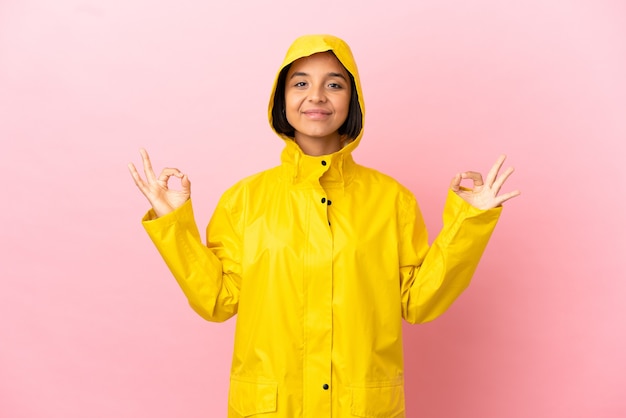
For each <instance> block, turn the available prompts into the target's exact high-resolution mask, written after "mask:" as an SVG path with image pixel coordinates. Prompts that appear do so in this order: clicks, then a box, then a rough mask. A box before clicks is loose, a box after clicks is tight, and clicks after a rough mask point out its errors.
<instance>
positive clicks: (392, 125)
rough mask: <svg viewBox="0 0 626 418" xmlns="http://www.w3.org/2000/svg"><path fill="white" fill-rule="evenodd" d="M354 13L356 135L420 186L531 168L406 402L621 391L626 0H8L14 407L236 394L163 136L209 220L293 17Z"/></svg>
mask: <svg viewBox="0 0 626 418" xmlns="http://www.w3.org/2000/svg"><path fill="white" fill-rule="evenodd" d="M305 33H333V34H336V35H339V36H341V37H343V38H345V39H346V40H347V41H348V42H349V43H350V45H351V46H352V48H353V52H354V53H355V56H356V58H357V62H358V63H359V67H360V70H361V75H362V81H363V86H364V90H365V101H366V106H367V110H368V113H367V122H366V133H365V137H364V139H363V142H362V144H361V146H360V148H359V150H358V151H357V153H356V158H357V160H358V161H359V162H360V163H362V164H365V165H369V166H372V167H375V168H377V169H379V170H381V171H383V172H386V173H389V174H391V175H392V176H394V177H396V178H397V179H398V180H400V181H401V182H402V183H404V184H406V185H407V186H408V187H410V188H411V190H413V191H414V193H415V195H416V196H417V198H418V200H419V202H420V205H421V207H422V210H423V212H424V215H425V217H426V220H427V223H428V225H429V230H430V231H431V235H432V236H433V237H434V236H435V234H436V233H437V231H438V229H439V228H440V226H441V221H440V213H441V209H442V207H443V200H444V198H445V194H446V189H447V186H448V183H449V180H450V178H451V177H452V175H453V174H454V173H455V172H457V171H460V170H466V169H478V170H481V171H486V170H487V169H488V168H489V167H490V165H491V164H492V162H493V161H494V160H495V158H496V157H497V155H498V154H500V153H502V152H505V153H507V154H508V155H509V160H508V162H509V163H510V164H512V165H514V166H515V167H516V168H517V172H516V173H515V174H514V176H513V177H512V178H511V180H510V184H508V185H507V189H513V188H520V189H522V191H523V195H522V196H521V197H520V198H518V199H516V200H514V201H512V202H510V204H507V205H506V207H505V210H504V213H503V216H502V219H501V221H500V224H499V226H498V228H497V229H496V231H495V233H494V236H493V238H492V241H491V243H490V244H489V247H488V248H487V252H486V254H485V256H484V258H483V261H482V263H481V265H480V267H479V269H478V271H477V273H476V276H475V279H474V282H473V284H472V286H470V288H469V290H468V291H467V292H466V293H465V294H464V295H463V296H462V297H461V298H460V299H459V300H458V301H457V303H456V304H455V305H454V306H453V307H452V308H451V309H450V311H449V312H447V313H446V314H445V315H444V316H443V317H441V318H439V319H438V320H436V321H435V322H432V323H429V324H425V325H420V326H407V327H406V328H405V351H406V384H407V387H406V393H407V407H408V417H410V418H413V417H424V418H456V417H463V418H465V417H469V418H502V417H505V418H509V417H510V418H517V417H519V418H522V417H524V418H525V417H553V418H554V417H563V418H572V417H573V418H576V417H585V418H586V417H589V418H613V417H615V418H617V417H624V416H626V397H625V396H624V394H625V388H626V357H625V354H624V353H626V320H625V318H626V299H625V297H624V294H625V293H626V283H625V279H626V269H625V268H624V258H625V257H626V251H625V250H626V246H625V235H626V227H625V224H624V214H625V213H626V202H625V191H626V188H625V187H624V182H623V171H624V170H623V166H624V164H623V161H624V157H625V156H626V153H625V152H624V151H623V149H622V144H623V143H624V140H625V139H626V81H625V80H626V77H625V76H624V74H626V6H625V4H624V2H623V1H617V0H616V1H609V0H602V1H599V0H588V1H579V0H571V1H545V0H529V1H526V2H514V1H501V0H479V1H471V2H467V1H463V0H455V1H454V0H443V1H422V0H418V1H394V0H390V1H385V2H382V3H381V2H371V4H370V3H364V2H363V1H362V0H361V1H356V0H350V1H343V2H334V3H310V2H308V3H307V2H304V3H302V2H292V1H286V0H270V1H267V2H254V1H248V2H225V1H219V2H218V1H199V0H180V1H177V2H172V1H148V0H107V1H105V0H91V1H88V0H83V1H81V0H56V1H44V0H1V1H0V141H1V144H2V147H1V148H0V168H1V170H2V173H3V177H4V180H3V182H2V185H3V188H2V192H3V193H2V200H3V203H2V204H0V214H1V219H2V223H3V225H2V228H1V232H0V234H1V235H0V237H1V241H0V257H1V262H0V279H1V282H0V416H2V417H11V418H23V417H28V418H31V417H46V418H56V417H64V418H79V417H80V418H83V417H94V418H99V417H118V418H121V417H152V418H161V417H164V418H165V417H181V416H185V417H189V418H192V417H198V418H199V417H223V416H225V413H226V399H227V384H228V370H229V366H230V359H231V348H232V337H233V326H234V321H229V322H227V323H225V324H212V323H208V322H204V321H203V320H202V319H201V318H200V317H198V316H197V315H195V314H194V313H193V312H192V310H191V309H190V308H189V307H188V306H187V303H186V301H185V299H184V297H183V295H182V293H181V292H180V291H179V289H178V287H177V285H176V283H175V281H174V280H173V279H172V278H171V276H170V274H169V272H168V270H167V268H166V266H165V264H164V263H163V262H162V261H161V259H160V258H159V256H158V254H157V252H156V250H155V249H154V248H153V246H152V244H151V243H150V241H149V239H148V238H147V236H146V234H145V233H144V231H143V230H142V227H141V225H140V222H139V221H140V218H141V216H142V215H143V213H144V212H145V210H146V209H147V203H146V201H145V200H144V198H143V197H142V196H141V195H140V194H139V192H138V190H137V189H136V188H135V186H134V185H133V183H132V180H131V178H130V175H129V174H128V172H127V169H126V164H127V163H128V162H129V161H133V162H135V163H139V161H140V160H139V154H138V149H139V148H140V147H146V148H147V149H148V150H149V151H150V152H151V154H152V156H153V160H154V161H153V162H154V165H155V167H156V168H158V169H160V168H162V167H163V166H166V165H170V166H171V165H175V166H178V167H179V168H181V169H183V170H184V171H185V172H187V173H188V174H189V175H190V178H191V180H192V183H193V196H194V206H195V209H196V213H197V217H198V219H197V220H198V223H199V225H202V227H204V225H205V224H206V223H207V222H208V220H209V217H210V215H211V211H212V209H213V207H214V205H215V203H216V202H217V199H218V198H219V196H220V195H221V193H222V192H223V191H224V190H225V189H226V188H227V187H229V186H230V185H232V184H233V183H234V182H236V181H237V180H239V179H240V178H242V177H244V176H246V175H249V174H252V173H255V172H257V171H260V170H262V169H265V168H268V167H270V166H273V165H275V164H277V163H278V156H279V152H280V150H281V149H282V143H281V141H279V140H278V139H277V138H276V137H275V136H274V134H273V133H272V132H271V130H270V129H269V126H268V123H267V117H266V108H267V100H268V94H269V91H270V88H271V83H272V80H273V77H274V74H275V71H276V69H277V67H278V65H279V63H280V61H281V60H282V57H283V54H284V52H285V50H286V48H287V47H288V45H289V44H290V43H291V41H292V40H293V39H294V38H295V37H296V36H299V35H301V34H305Z"/></svg>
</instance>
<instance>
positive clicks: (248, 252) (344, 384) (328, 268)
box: [143, 35, 501, 418]
mask: <svg viewBox="0 0 626 418" xmlns="http://www.w3.org/2000/svg"><path fill="white" fill-rule="evenodd" d="M327 50H333V51H334V52H335V54H336V55H337V57H338V58H339V60H340V61H341V62H342V63H343V65H344V66H345V67H346V68H347V69H348V71H350V72H351V74H352V75H353V76H354V79H355V81H356V83H357V91H358V93H359V98H360V99H361V100H360V101H361V107H362V109H364V108H363V104H362V102H363V101H362V97H363V96H362V94H361V87H360V84H359V77H358V73H357V70H356V65H355V63H354V60H353V58H352V55H351V53H350V50H349V49H348V46H347V45H346V44H345V43H343V42H342V41H341V40H339V39H337V38H335V37H331V36H326V35H324V36H307V37H304V38H301V39H300V40H297V41H296V42H295V44H294V46H293V47H292V48H291V49H290V50H289V52H288V54H287V58H286V59H285V62H284V64H283V66H284V65H287V64H289V63H290V62H292V61H293V60H295V59H297V58H300V57H303V56H307V55H310V54H312V53H315V52H320V51H327ZM281 68H282V67H281ZM272 97H273V95H272ZM271 103H272V100H271V99H270V118H271ZM363 113H364V112H363ZM360 138H361V135H359V138H357V140H355V141H353V142H352V143H351V144H349V145H347V146H346V147H344V148H343V149H342V150H341V151H338V152H336V153H334V154H332V155H326V156H319V157H312V156H307V155H304V154H303V153H302V152H301V150H300V149H299V147H298V146H297V145H296V144H295V143H294V142H293V141H292V140H291V139H290V138H287V137H283V139H284V140H285V142H286V146H285V149H284V151H283V153H282V156H281V160H282V164H281V165H280V166H278V167H275V168H272V169H269V170H267V171H264V172H261V173H259V174H256V175H254V176H251V177H249V178H247V179H244V180H242V181H241V182H239V183H237V184H236V185H235V186H233V187H232V188H231V189H229V190H228V191H227V192H226V193H225V194H224V195H223V196H222V198H221V200H220V201H219V203H218V205H217V208H216V210H215V213H214V214H213V217H212V219H211V222H210V223H209V225H208V227H207V244H206V245H204V244H203V243H202V241H201V238H200V235H199V233H198V229H197V226H196V224H195V221H194V215H193V209H192V203H191V201H188V202H187V203H185V204H184V205H183V206H182V207H180V208H179V209H177V210H176V211H174V212H172V213H170V214H168V215H166V216H163V217H161V218H158V219H155V216H154V213H153V212H152V211H151V212H149V213H148V214H147V215H146V217H144V220H143V224H144V227H145V229H146V230H147V232H148V233H149V235H150V237H151V238H152V240H153V241H154V243H155V245H156V246H157V248H158V249H159V251H160V253H161V254H162V256H163V258H164V259H165V261H166V263H167V264H168V266H169V268H170V269H171V271H172V273H173V275H174V276H175V277H176V279H177V281H178V283H179V284H180V287H181V288H182V290H183V291H184V293H185V295H186V296H187V298H188V299H189V302H190V304H191V306H192V307H193V309H194V310H195V311H196V312H198V314H200V315H201V316H202V317H204V318H206V319H207V320H209V321H224V320H226V319H228V318H230V317H232V316H233V315H235V314H237V326H236V334H235V347H234V353H233V359H232V369H231V387H230V394H229V400H228V403H229V408H228V416H229V417H230V418H240V417H257V416H258V417H267V418H269V417H282V418H303V417H308V418H322V417H333V418H344V417H345V418H348V417H372V418H383V417H384V418H393V417H404V416H405V412H404V389H403V380H404V379H403V353H402V327H401V325H402V318H404V319H405V320H407V321H408V322H411V323H417V322H425V321H430V320H432V319H434V318H436V317H437V316H439V315H441V314H442V313H443V312H444V311H445V310H446V309H447V308H448V306H450V304H451V303H452V302H453V301H454V300H455V299H456V297H457V296H458V295H459V294H460V293H461V292H462V291H463V290H464V289H465V288H466V287H467V286H468V284H469V282H470V278H471V276H472V274H473V272H474V270H475V268H476V266H477V264H478V261H479V259H480V256H481V254H482V252H483V250H484V248H485V246H486V245H487V241H488V239H489V236H490V235H491V232H492V230H493V228H494V227H495V224H496V222H497V219H498V217H499V215H500V211H501V208H497V209H492V210H488V211H482V210H478V209H475V208H473V207H471V206H470V205H468V204H467V203H465V202H464V201H463V200H462V199H461V198H459V197H458V196H457V195H456V194H454V193H452V192H450V193H449V196H448V199H447V202H446V206H445V209H444V227H443V230H442V231H441V233H440V234H439V236H438V237H437V238H436V239H435V241H434V242H433V244H432V246H430V247H429V245H428V237H427V232H426V228H425V226H424V222H423V219H422V216H421V214H420V211H419V209H418V206H417V204H416V202H415V198H414V197H413V195H412V194H411V193H410V192H409V191H408V190H407V189H406V188H404V187H403V186H402V185H400V184H399V183H397V182H396V181H395V180H393V179H392V178H390V177H387V176H385V175H384V174H381V173H379V172H377V171H375V170H372V169H369V168H366V167H363V166H360V165H358V164H356V163H355V162H354V160H353V159H352V155H351V151H352V150H353V149H354V148H355V147H356V146H357V145H358V142H359V140H360ZM323 161H324V162H325V164H323V163H322V162H323ZM325 385H327V386H325Z"/></svg>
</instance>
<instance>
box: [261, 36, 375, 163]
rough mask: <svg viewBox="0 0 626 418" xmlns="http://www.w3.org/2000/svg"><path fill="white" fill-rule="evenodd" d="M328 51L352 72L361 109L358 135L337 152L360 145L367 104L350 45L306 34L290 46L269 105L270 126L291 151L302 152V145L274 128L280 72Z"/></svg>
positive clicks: (273, 88)
mask: <svg viewBox="0 0 626 418" xmlns="http://www.w3.org/2000/svg"><path fill="white" fill-rule="evenodd" d="M327 51H331V52H333V53H334V54H335V56H336V57H337V59H339V62H341V64H343V66H344V67H345V69H346V70H347V71H348V72H349V73H350V75H352V78H353V79H354V84H355V88H356V92H357V96H358V103H359V107H360V109H361V112H360V113H361V129H360V131H359V133H358V136H357V137H356V138H355V139H354V140H351V141H349V142H347V143H346V144H345V145H344V147H343V148H342V149H341V150H339V151H337V152H336V153H335V154H350V153H351V152H352V151H353V150H354V149H355V148H356V147H357V146H358V144H359V142H360V140H361V137H362V136H363V123H364V119H365V106H364V104H363V93H362V91H361V81H360V79H359V72H358V70H357V66H356V62H355V60H354V57H353V56H352V51H351V50H350V47H349V46H348V44H347V43H346V42H345V41H343V40H342V39H340V38H338V37H336V36H333V35H305V36H301V37H299V38H298V39H296V40H295V41H294V42H293V44H291V46H290V47H289V50H288V51H287V54H286V55H285V59H284V60H283V63H282V65H281V66H280V68H279V69H278V72H277V74H276V78H275V79H274V85H273V87H272V93H271V95H270V101H269V106H268V116H269V122H270V126H271V127H272V129H273V130H274V132H276V134H277V135H278V136H280V137H281V138H282V139H283V140H284V141H285V142H286V144H287V148H288V149H289V151H291V152H296V153H301V151H300V147H298V145H297V144H296V143H295V141H294V139H293V138H291V137H289V136H287V135H285V134H282V133H279V132H277V131H276V129H275V128H274V123H273V116H272V111H273V109H274V97H275V95H276V90H277V86H278V80H279V77H280V74H281V72H282V71H283V69H285V67H287V66H289V65H290V64H291V63H293V62H294V61H296V60H297V59H299V58H304V57H308V56H310V55H313V54H317V53H319V52H327ZM286 151H287V150H286Z"/></svg>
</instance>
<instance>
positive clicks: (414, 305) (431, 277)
mask: <svg viewBox="0 0 626 418" xmlns="http://www.w3.org/2000/svg"><path fill="white" fill-rule="evenodd" d="M501 212H502V207H498V208H494V209H489V210H480V209H476V208H474V207H473V206H471V205H470V204H468V203H467V202H465V201H464V200H463V199H461V198H460V197H459V196H458V195H457V194H456V193H454V192H452V191H449V193H448V198H447V200H446V205H445V208H444V212H443V228H442V230H441V232H440V233H439V235H438V236H437V238H436V239H435V240H434V242H433V244H432V246H430V247H429V245H428V237H427V233H426V227H425V225H424V221H423V218H422V215H421V213H420V210H419V207H418V206H417V203H416V202H415V198H414V197H413V196H412V195H411V198H410V199H409V200H408V202H407V204H406V211H405V214H404V222H403V228H402V231H401V232H400V234H401V239H400V243H399V246H400V248H399V251H400V286H401V293H402V316H403V318H404V319H405V320H406V321H407V322H409V323H412V324H414V323H422V322H428V321H431V320H433V319H435V318H437V317H438V316H440V315H441V314H443V313H444V312H445V311H446V310H447V309H448V307H449V306H450V305H451V304H452V302H454V301H455V300H456V298H457V297H458V296H459V295H460V294H461V293H462V292H463V290H465V288H467V286H468V285H469V283H470V280H471V278H472V275H473V274H474V271H475V270H476V267H477V266H478V262H479V261H480V257H481V256H482V254H483V251H484V250H485V247H486V246H487V242H488V241H489V238H490V237H491V233H492V232H493V229H494V228H495V226H496V223H497V221H498V218H499V217H500V213H501Z"/></svg>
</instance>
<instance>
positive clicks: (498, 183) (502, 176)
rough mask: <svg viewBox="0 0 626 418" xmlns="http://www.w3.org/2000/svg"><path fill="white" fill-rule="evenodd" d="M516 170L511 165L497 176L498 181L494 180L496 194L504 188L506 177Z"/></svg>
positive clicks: (493, 187)
mask: <svg viewBox="0 0 626 418" xmlns="http://www.w3.org/2000/svg"><path fill="white" fill-rule="evenodd" d="M514 171H515V169H514V168H513V167H509V168H507V169H506V170H504V173H502V174H500V175H499V176H498V177H497V178H496V181H494V182H493V186H492V189H493V190H494V193H495V194H498V192H500V189H501V188H502V185H503V184H504V182H505V181H506V179H508V178H509V176H510V175H511V174H513V172H514Z"/></svg>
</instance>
